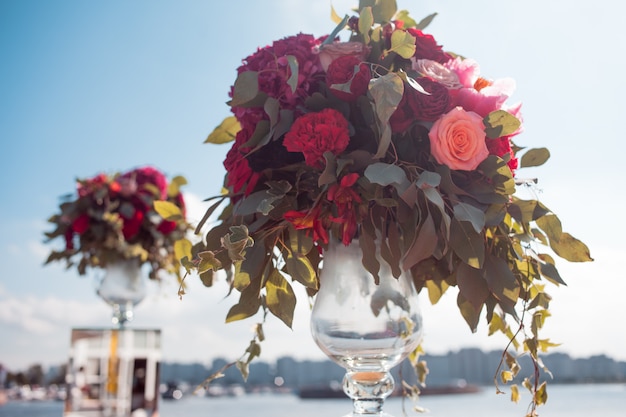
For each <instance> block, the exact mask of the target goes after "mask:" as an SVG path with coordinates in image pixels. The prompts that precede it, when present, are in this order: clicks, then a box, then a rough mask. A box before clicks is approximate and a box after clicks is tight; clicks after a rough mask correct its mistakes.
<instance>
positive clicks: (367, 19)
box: [359, 6, 374, 44]
mask: <svg viewBox="0 0 626 417" xmlns="http://www.w3.org/2000/svg"><path fill="white" fill-rule="evenodd" d="M373 24H374V14H373V13H372V8H371V7H369V6H368V7H364V8H362V9H361V10H360V11H359V33H360V34H361V35H363V40H364V42H365V43H366V44H368V43H369V42H370V35H369V32H370V29H372V25H373Z"/></svg>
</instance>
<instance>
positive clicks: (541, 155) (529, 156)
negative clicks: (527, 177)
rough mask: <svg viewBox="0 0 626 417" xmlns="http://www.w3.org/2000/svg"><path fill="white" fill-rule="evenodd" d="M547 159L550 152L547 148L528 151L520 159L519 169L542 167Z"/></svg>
mask: <svg viewBox="0 0 626 417" xmlns="http://www.w3.org/2000/svg"><path fill="white" fill-rule="evenodd" d="M549 158H550V151H549V150H548V149H547V148H536V149H529V150H528V151H526V153H524V155H522V158H521V159H520V168H528V167H536V166H540V165H543V164H544V163H545V162H546V161H547V160H548V159H549Z"/></svg>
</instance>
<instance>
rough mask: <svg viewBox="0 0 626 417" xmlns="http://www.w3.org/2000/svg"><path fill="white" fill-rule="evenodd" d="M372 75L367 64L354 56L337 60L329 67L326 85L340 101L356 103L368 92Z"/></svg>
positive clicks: (346, 56)
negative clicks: (355, 101)
mask: <svg viewBox="0 0 626 417" xmlns="http://www.w3.org/2000/svg"><path fill="white" fill-rule="evenodd" d="M371 78H372V74H371V72H370V68H369V66H368V65H367V64H365V63H363V62H361V60H360V59H359V58H357V57H355V56H353V55H345V56H342V57H339V58H337V59H335V60H334V61H333V62H331V63H330V65H329V66H328V72H327V73H326V84H328V87H329V88H330V91H331V92H332V93H333V94H334V95H335V96H336V97H337V98H339V99H341V100H344V101H354V100H356V99H357V97H359V96H361V95H363V94H365V93H366V92H367V86H368V85H369V82H370V79H371Z"/></svg>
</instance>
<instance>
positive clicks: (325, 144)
mask: <svg viewBox="0 0 626 417" xmlns="http://www.w3.org/2000/svg"><path fill="white" fill-rule="evenodd" d="M349 142H350V133H349V130H348V121H347V120H346V119H345V117H343V115H342V114H341V113H339V112H338V111H337V110H334V109H324V110H322V111H320V112H317V113H307V114H305V115H303V116H300V117H299V118H297V119H296V121H295V122H294V123H293V125H292V126H291V129H290V130H289V132H287V134H285V140H284V142H283V144H284V146H285V148H287V150H288V151H289V152H302V153H303V154H304V162H305V163H306V164H307V165H308V166H311V167H314V168H319V169H323V168H324V165H325V160H324V152H332V153H333V154H334V155H339V154H340V153H341V152H343V151H344V150H345V149H346V147H347V146H348V143H349Z"/></svg>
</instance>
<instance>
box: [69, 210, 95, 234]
mask: <svg viewBox="0 0 626 417" xmlns="http://www.w3.org/2000/svg"><path fill="white" fill-rule="evenodd" d="M90 223H91V222H90V221H89V216H88V215H86V214H81V215H80V216H78V217H77V218H75V219H74V221H73V222H72V227H71V228H72V230H73V231H74V232H76V233H78V234H79V235H82V234H83V233H85V232H86V231H87V229H89V224H90Z"/></svg>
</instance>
